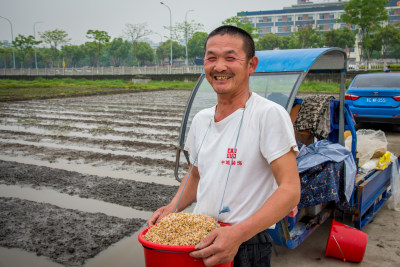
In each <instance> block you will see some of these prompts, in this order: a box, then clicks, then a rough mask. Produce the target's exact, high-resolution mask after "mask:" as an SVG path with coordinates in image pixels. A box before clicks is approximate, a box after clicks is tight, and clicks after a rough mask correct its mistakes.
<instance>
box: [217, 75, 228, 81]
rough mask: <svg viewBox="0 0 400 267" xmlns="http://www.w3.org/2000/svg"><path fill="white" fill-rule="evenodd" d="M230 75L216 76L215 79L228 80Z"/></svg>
mask: <svg viewBox="0 0 400 267" xmlns="http://www.w3.org/2000/svg"><path fill="white" fill-rule="evenodd" d="M228 78H229V77H227V76H216V77H215V79H217V80H227V79H228Z"/></svg>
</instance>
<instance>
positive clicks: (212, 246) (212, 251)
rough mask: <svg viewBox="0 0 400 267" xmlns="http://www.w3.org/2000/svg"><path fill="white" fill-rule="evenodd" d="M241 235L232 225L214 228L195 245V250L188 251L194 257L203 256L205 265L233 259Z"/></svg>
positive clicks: (240, 241)
mask: <svg viewBox="0 0 400 267" xmlns="http://www.w3.org/2000/svg"><path fill="white" fill-rule="evenodd" d="M242 242H243V240H241V235H240V234H239V233H238V232H237V231H235V229H234V227H233V226H226V227H221V228H218V229H215V230H214V231H212V232H211V233H210V234H209V235H208V236H206V237H205V238H204V239H203V240H202V241H201V242H200V243H199V244H197V245H196V247H195V248H196V249H198V250H197V251H193V252H191V253H190V256H192V257H195V258H203V262H204V264H205V265H206V266H214V265H217V264H221V263H227V262H231V261H233V258H234V257H235V255H236V253H237V251H238V249H239V246H240V244H241V243H242Z"/></svg>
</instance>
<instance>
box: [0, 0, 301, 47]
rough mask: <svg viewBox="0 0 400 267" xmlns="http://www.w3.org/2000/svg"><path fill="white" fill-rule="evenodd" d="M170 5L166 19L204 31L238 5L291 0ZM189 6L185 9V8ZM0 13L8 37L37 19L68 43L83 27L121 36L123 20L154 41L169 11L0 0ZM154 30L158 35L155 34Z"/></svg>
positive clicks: (149, 0)
mask: <svg viewBox="0 0 400 267" xmlns="http://www.w3.org/2000/svg"><path fill="white" fill-rule="evenodd" d="M163 2H164V3H165V4H166V5H168V6H169V7H170V9H171V13H172V25H175V23H177V22H183V21H184V20H185V14H187V19H188V21H191V20H194V21H195V22H197V23H201V24H203V25H204V29H203V30H204V31H205V32H210V31H211V30H213V29H214V28H216V27H218V26H219V25H221V22H222V21H224V20H225V19H227V18H229V17H233V16H236V14H237V12H240V11H259V10H279V9H282V8H283V7H288V6H291V5H294V4H296V3H297V0H279V1H274V0H269V1H267V0H165V1H163ZM189 10H193V11H190V12H188V13H187V11H189ZM0 16H2V17H6V18H8V19H9V20H10V21H11V23H12V26H13V33H14V38H15V37H16V36H17V35H18V34H23V35H33V25H34V24H35V22H37V21H43V23H37V24H36V26H35V28H36V36H37V37H38V36H39V34H38V33H39V32H43V31H47V30H54V29H56V28H57V29H61V30H64V31H66V32H67V33H68V35H69V37H70V38H71V41H70V43H71V44H81V43H84V42H85V41H87V39H86V32H87V30H89V29H93V30H103V31H106V32H107V33H108V34H109V35H110V36H111V37H112V38H115V37H122V36H123V29H124V27H125V24H127V23H130V24H139V23H144V22H145V23H147V25H148V28H149V29H151V30H152V31H153V32H156V33H158V34H153V35H151V36H148V38H149V39H151V40H153V41H154V42H160V41H161V40H162V41H165V40H166V38H165V37H164V36H169V31H168V30H166V29H164V27H163V26H167V27H168V26H169V20H170V17H169V11H168V8H167V7H166V6H163V5H161V4H160V1H159V0H0ZM160 35H161V36H162V37H160ZM10 39H11V29H10V24H9V23H8V22H7V21H6V20H4V19H2V18H0V40H10Z"/></svg>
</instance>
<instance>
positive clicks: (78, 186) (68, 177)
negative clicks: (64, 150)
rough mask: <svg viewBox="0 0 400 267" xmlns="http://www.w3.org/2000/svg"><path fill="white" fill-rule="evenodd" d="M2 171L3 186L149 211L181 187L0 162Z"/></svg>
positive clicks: (0, 179)
mask: <svg viewBox="0 0 400 267" xmlns="http://www.w3.org/2000/svg"><path fill="white" fill-rule="evenodd" d="M0 169H1V173H0V183H3V184H6V185H21V186H31V187H32V188H41V187H44V188H51V189H54V190H56V191H58V192H61V193H64V194H69V195H77V196H79V197H82V198H91V199H97V200H102V201H105V202H110V203H114V204H118V205H121V206H126V207H132V208H134V209H138V210H146V211H155V210H156V209H158V208H160V207H161V206H164V205H166V204H168V203H169V202H170V201H171V199H172V197H173V196H174V195H175V193H176V191H177V189H178V187H177V186H171V185H160V184H156V183H144V182H137V181H132V180H126V179H117V178H110V177H101V176H96V175H85V174H81V173H79V172H70V171H66V170H60V169H55V168H48V167H43V166H37V165H31V164H22V163H16V162H10V161H1V160H0Z"/></svg>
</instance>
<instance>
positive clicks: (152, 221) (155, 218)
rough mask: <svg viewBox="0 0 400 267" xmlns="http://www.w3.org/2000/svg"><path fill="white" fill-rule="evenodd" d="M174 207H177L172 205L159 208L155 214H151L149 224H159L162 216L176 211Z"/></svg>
mask: <svg viewBox="0 0 400 267" xmlns="http://www.w3.org/2000/svg"><path fill="white" fill-rule="evenodd" d="M174 209H175V207H171V206H170V205H167V206H164V207H161V208H159V209H158V210H156V211H155V212H154V213H153V215H151V217H150V218H149V220H148V221H147V226H153V225H155V224H157V223H158V222H159V221H160V220H161V219H162V218H164V217H165V216H167V215H168V214H170V213H172V212H174Z"/></svg>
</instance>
